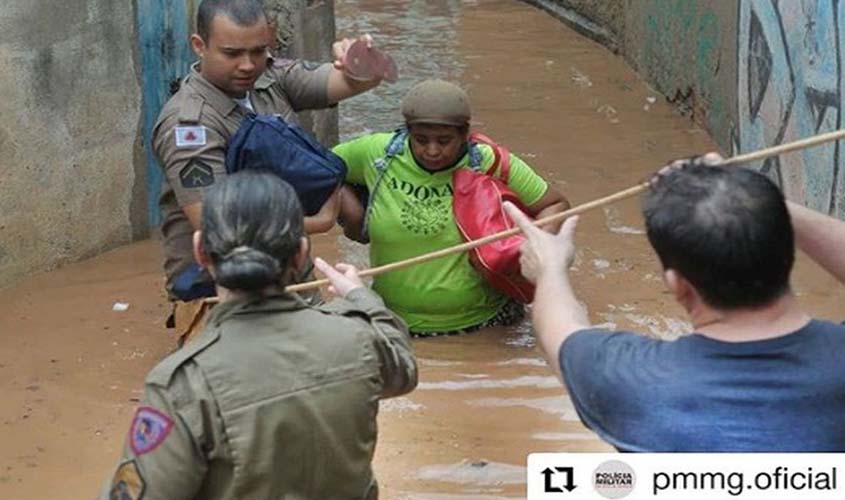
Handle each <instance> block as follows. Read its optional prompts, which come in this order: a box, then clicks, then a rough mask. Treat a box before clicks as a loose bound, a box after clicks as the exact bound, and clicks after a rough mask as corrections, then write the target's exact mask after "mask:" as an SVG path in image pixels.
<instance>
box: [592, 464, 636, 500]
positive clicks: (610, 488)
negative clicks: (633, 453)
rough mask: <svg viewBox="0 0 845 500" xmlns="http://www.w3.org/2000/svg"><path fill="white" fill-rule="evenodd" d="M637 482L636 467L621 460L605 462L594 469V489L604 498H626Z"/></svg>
mask: <svg viewBox="0 0 845 500" xmlns="http://www.w3.org/2000/svg"><path fill="white" fill-rule="evenodd" d="M636 484H637V475H636V474H634V469H632V468H631V466H629V465H628V464H626V463H625V462H620V461H619V460H609V461H607V462H604V463H603V464H601V465H599V466H598V467H596V470H594V471H593V489H594V490H596V493H598V494H599V495H601V496H603V497H604V498H610V499H616V498H625V497H626V496H628V495H629V494H630V493H631V492H632V491H634V486H636Z"/></svg>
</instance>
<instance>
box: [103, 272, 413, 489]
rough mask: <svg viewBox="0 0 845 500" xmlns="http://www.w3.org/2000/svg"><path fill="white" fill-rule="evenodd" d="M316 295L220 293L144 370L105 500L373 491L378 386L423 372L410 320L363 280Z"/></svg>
mask: <svg viewBox="0 0 845 500" xmlns="http://www.w3.org/2000/svg"><path fill="white" fill-rule="evenodd" d="M347 299H348V300H335V301H333V302H331V303H329V304H325V305H322V306H319V307H310V306H308V305H307V304H306V303H305V302H303V301H302V300H301V299H299V298H298V297H295V296H293V295H290V294H280V295H277V296H274V297H270V298H268V299H266V300H261V301H257V302H256V301H253V302H248V301H244V300H241V301H232V302H224V303H221V304H220V305H218V306H217V307H216V308H214V309H213V310H212V312H211V316H210V318H209V323H208V326H207V327H206V330H205V331H204V332H203V334H202V335H201V336H200V337H198V338H197V339H196V340H195V341H194V342H192V343H190V344H188V345H186V346H185V347H184V348H182V349H181V350H179V351H177V352H176V353H174V354H171V355H170V356H169V357H167V358H166V359H164V360H163V361H162V362H161V363H159V365H158V366H156V367H155V368H153V370H152V371H151V372H150V374H149V375H148V377H147V380H146V387H145V395H144V399H143V402H142V406H141V407H140V408H139V409H138V412H137V413H136V416H135V419H134V420H133V423H132V426H131V428H130V432H129V436H128V438H127V445H126V447H125V451H124V454H123V457H122V459H121V460H120V462H119V464H118V467H117V469H116V471H115V473H114V475H113V477H112V478H111V479H110V480H109V481H107V483H106V484H105V486H104V488H103V491H102V493H101V496H100V498H101V499H108V498H111V499H121V500H137V499H142V498H144V499H155V500H160V499H167V500H179V499H204V500H213V499H223V498H226V499H233V498H238V499H274V500H304V499H314V500H332V499H338V500H340V499H342V500H351V499H374V498H377V496H378V490H377V486H376V482H375V479H374V476H373V472H372V469H371V461H372V458H373V453H374V451H375V445H376V415H377V413H378V405H379V403H378V402H379V399H381V398H386V397H391V396H397V395H400V394H404V393H406V392H409V391H410V390H412V389H413V388H414V387H415V386H416V384H417V368H416V363H415V360H414V357H413V354H412V351H411V343H410V337H409V335H408V330H407V327H406V326H405V324H404V323H403V322H402V321H401V320H400V319H398V317H396V316H394V315H393V314H392V313H391V312H390V311H389V310H387V309H386V308H385V306H384V303H383V302H382V300H381V299H380V298H379V297H378V295H376V294H375V293H374V292H372V291H370V290H369V289H364V288H362V289H359V290H355V291H353V292H351V293H350V294H349V295H348V296H347Z"/></svg>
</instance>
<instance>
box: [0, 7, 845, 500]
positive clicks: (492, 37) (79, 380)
mask: <svg viewBox="0 0 845 500" xmlns="http://www.w3.org/2000/svg"><path fill="white" fill-rule="evenodd" d="M336 3H337V9H338V28H339V34H342V35H348V34H354V33H358V32H371V33H373V34H374V35H375V37H376V40H377V43H379V44H380V45H381V46H383V47H386V48H387V50H389V51H390V52H391V53H393V54H394V55H395V56H396V57H397V59H398V60H399V62H400V67H401V70H402V77H403V78H402V81H401V82H400V83H398V84H396V85H393V86H384V87H383V88H381V89H379V90H377V91H376V92H375V93H373V94H371V95H367V96H362V97H358V98H355V99H354V100H352V101H350V102H348V103H345V104H344V105H343V106H342V108H341V113H342V123H341V126H342V135H343V136H344V137H352V136H355V135H357V134H360V133H363V132H367V131H372V130H390V129H392V128H394V127H395V126H397V125H398V124H399V120H400V115H399V113H398V107H399V99H400V98H401V96H402V94H403V93H404V91H405V90H406V89H407V88H408V87H410V85H412V84H413V83H415V82H416V81H419V80H420V79H422V78H425V77H431V76H440V77H443V78H449V79H454V80H457V81H460V82H461V83H462V84H463V85H465V86H466V87H467V88H468V89H469V90H470V94H471V97H472V101H473V106H474V111H475V113H474V114H475V117H474V118H475V126H476V128H478V129H480V130H483V131H484V132H485V133H487V134H488V135H489V136H491V137H493V138H494V139H497V140H499V141H501V142H502V143H504V144H506V145H507V146H508V147H509V148H510V149H511V150H512V151H514V152H515V153H517V154H518V155H520V156H521V157H522V158H524V159H525V160H526V161H527V162H528V163H530V164H531V165H533V166H535V167H536V168H537V169H538V171H540V172H541V173H542V174H543V175H544V176H545V177H546V178H547V179H550V180H551V181H553V182H555V183H556V184H557V185H558V186H559V187H560V189H561V191H563V192H564V193H565V194H566V195H567V196H568V197H569V199H570V200H571V201H572V202H573V204H579V203H583V202H586V201H589V200H592V199H595V198H598V197H601V196H604V195H607V194H610V193H613V192H615V191H617V190H620V189H624V188H627V187H629V186H631V185H633V184H635V183H637V182H639V181H640V180H641V179H643V178H644V177H645V176H647V175H648V173H649V172H651V171H653V170H654V169H655V168H656V167H657V166H658V165H660V164H661V163H662V162H664V161H666V160H668V159H670V158H675V157H680V156H684V155H690V154H692V153H696V152H701V151H705V150H711V149H714V148H715V145H714V144H713V142H712V141H711V140H710V139H709V137H708V135H707V134H706V133H705V132H704V131H703V130H701V129H700V128H699V127H697V126H695V125H694V124H692V123H691V122H690V121H689V120H688V119H686V118H684V117H681V116H678V115H677V114H676V113H675V111H674V109H673V108H672V107H671V105H669V104H667V103H665V102H664V101H663V99H662V98H660V96H659V95H658V94H656V93H655V92H654V91H653V90H651V89H649V87H648V86H647V85H646V84H644V83H643V82H642V81H641V80H640V79H639V78H638V77H637V75H636V74H635V73H634V72H633V71H632V70H631V69H630V68H629V67H628V66H627V65H626V64H625V63H624V62H623V61H622V60H621V59H620V58H618V57H616V56H614V55H612V54H611V53H609V52H608V51H606V50H605V49H604V48H602V47H601V46H599V45H597V44H595V43H593V42H591V41H589V40H587V39H585V38H583V37H581V36H580V35H578V34H576V33H575V32H573V31H571V30H570V29H568V28H566V27H565V26H564V25H562V24H560V23H559V22H558V21H556V20H555V19H553V18H551V17H549V16H548V15H546V14H545V13H543V12H541V11H539V10H536V9H534V8H532V7H530V6H528V5H526V4H523V3H521V2H517V1H506V0H483V1H482V0H479V1H470V0H465V1H459V0H426V1H418V0H346V1H341V0H338V1H337V2H336ZM654 98H656V99H654ZM577 241H578V244H579V250H578V257H577V261H576V270H575V271H574V273H573V276H574V283H575V285H576V288H577V291H578V293H579V296H580V298H581V299H582V300H583V301H584V302H585V303H586V304H587V306H588V308H589V311H590V317H591V319H592V321H593V322H594V323H597V324H606V325H608V326H609V327H617V328H626V329H636V330H638V331H643V332H646V333H648V334H650V335H656V336H661V337H667V338H670V337H675V336H678V335H682V334H684V333H688V332H689V330H690V325H689V324H688V323H687V322H686V320H685V317H684V314H683V311H682V310H681V309H680V308H679V307H677V306H676V305H674V303H673V302H672V299H671V297H669V296H668V295H667V294H666V293H664V291H663V286H662V283H661V279H660V273H659V268H658V265H657V262H656V260H655V258H654V257H653V256H652V254H651V253H650V250H649V247H648V243H647V241H646V239H645V238H644V236H643V230H642V224H641V221H640V217H639V212H638V207H637V202H636V200H631V201H628V202H623V203H619V204H617V205H615V206H613V207H609V208H606V209H604V210H598V211H596V212H593V213H590V214H588V215H585V216H583V217H582V221H581V224H580V225H579V233H578V237H577ZM316 253H317V254H318V255H321V256H323V257H325V258H327V260H330V261H336V260H338V259H343V260H351V261H353V262H355V263H357V264H362V263H364V262H366V249H365V248H363V247H361V246H359V245H353V244H351V243H349V242H348V241H346V240H344V239H343V238H342V237H341V236H339V233H338V231H337V230H333V231H332V232H331V233H329V234H328V235H323V236H319V237H317V238H316ZM160 262H161V256H160V252H159V248H158V243H157V242H156V241H146V242H140V243H138V244H134V245H130V246H127V247H124V248H121V249H118V250H115V251H112V252H109V253H106V254H104V255H101V256H99V257H97V258H95V259H92V260H89V261H86V262H82V263H78V264H74V265H69V266H66V267H64V268H63V269H60V270H57V271H54V272H51V273H47V274H42V275H40V276H36V277H33V278H31V279H28V280H26V281H23V282H21V283H19V284H18V285H16V286H14V287H12V288H8V289H5V290H3V291H0V393H1V394H2V396H3V397H2V400H0V435H2V445H0V498H2V499H40V498H49V497H53V496H55V495H56V494H57V493H59V494H60V495H61V496H62V497H64V498H91V497H92V496H93V495H94V494H95V493H96V491H97V490H98V488H99V487H100V485H101V483H102V481H103V480H104V478H105V476H106V475H107V473H108V472H109V469H110V467H112V466H113V465H114V463H115V461H116V459H117V458H118V455H119V453H120V449H121V446H122V443H123V440H124V437H125V435H126V432H127V429H128V426H129V421H130V419H131V416H132V413H133V411H134V409H135V407H136V405H137V401H138V398H139V395H140V393H141V388H142V384H143V378H144V375H145V374H146V372H147V371H148V370H149V369H150V368H151V367H152V366H153V365H154V364H155V363H156V362H157V361H158V360H160V359H161V358H162V357H163V356H165V355H166V354H167V353H168V352H169V351H171V350H172V349H173V347H174V339H173V338H172V337H171V336H169V335H168V333H167V331H166V330H165V329H164V319H165V316H166V315H167V313H168V312H169V306H168V303H167V300H166V298H165V296H164V295H163V293H162V292H161V290H162V278H161V274H160ZM794 287H795V289H796V291H797V292H798V294H799V296H800V298H801V300H802V302H803V303H804V304H805V305H806V307H807V308H808V309H809V311H810V312H811V313H812V314H815V315H818V316H821V317H825V318H836V317H838V318H839V319H842V309H841V304H842V300H843V298H845V293H843V290H842V287H841V286H839V285H838V284H836V283H835V281H834V280H833V279H832V278H830V277H828V276H827V275H825V274H824V273H823V272H822V271H821V270H819V269H818V268H817V267H816V266H815V265H813V264H812V263H810V262H808V261H807V259H805V258H803V257H802V258H801V259H799V263H798V266H797V268H796V271H795V274H794ZM116 302H125V303H128V304H129V308H128V310H126V311H124V312H116V311H113V310H112V306H113V304H115V303H116ZM415 347H416V352H417V355H418V357H419V362H420V366H421V378H420V384H419V387H418V389H417V390H416V391H414V392H412V393H411V394H410V395H408V396H406V397H402V398H397V399H393V400H389V401H385V402H384V403H383V404H382V406H381V414H380V417H379V430H380V438H379V445H378V450H377V453H376V459H375V467H376V473H377V475H378V477H379V480H380V483H381V486H382V498H387V499H407V500H441V499H455V500H462V499H466V500H469V499H490V500H492V499H503V498H522V497H524V495H525V477H524V466H525V461H526V457H527V454H528V453H530V452H540V451H610V450H611V448H610V447H609V446H607V445H606V444H604V443H602V442H601V441H600V440H598V439H597V438H596V437H595V435H594V434H592V433H591V432H589V431H588V430H586V429H585V428H584V427H583V426H582V425H581V424H580V423H579V421H578V418H577V415H576V414H575V411H574V409H573V407H572V405H571V404H570V402H569V400H568V398H567V395H566V393H565V391H564V389H563V388H562V387H561V386H560V384H559V383H558V382H557V381H556V379H555V378H554V376H553V374H552V371H551V370H550V369H549V368H548V367H547V366H546V365H545V362H544V361H543V360H542V358H541V357H540V355H539V352H538V351H537V350H536V348H535V346H534V339H533V337H532V335H531V331H530V328H529V325H528V324H524V325H521V326H519V327H517V328H512V329H491V330H488V331H483V332H480V333H477V334H473V335H469V336H462V337H449V338H436V339H431V340H422V341H417V342H416V343H415Z"/></svg>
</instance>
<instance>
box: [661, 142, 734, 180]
mask: <svg viewBox="0 0 845 500" xmlns="http://www.w3.org/2000/svg"><path fill="white" fill-rule="evenodd" d="M723 161H725V159H724V158H722V155H720V154H719V153H716V152H713V151H711V152H710V153H706V154H703V155H701V156H693V157H691V158H682V159H680V160H675V161H672V162H669V164H667V165H665V166H664V167H662V168H661V169H660V170H658V171H657V173H656V174H654V176H653V177H652V178H651V181H650V183H651V185H652V186H654V185H655V184H656V183H657V182H659V181H660V179H661V178H662V177H663V176H664V175H668V174H670V173H672V172H674V171H676V170H680V169H683V168H687V167H692V166H704V167H715V166H717V165H719V164H721V163H722V162H723Z"/></svg>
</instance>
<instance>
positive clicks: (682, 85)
mask: <svg viewBox="0 0 845 500" xmlns="http://www.w3.org/2000/svg"><path fill="white" fill-rule="evenodd" d="M526 1H528V2H529V3H532V4H535V5H538V6H541V7H544V8H546V9H548V10H552V11H554V10H557V11H558V14H556V15H557V17H559V18H561V19H564V20H565V21H567V22H569V23H571V24H574V25H575V26H576V27H577V28H578V29H579V30H580V31H582V32H583V33H585V34H587V35H590V36H593V38H595V39H596V40H598V41H600V42H602V43H605V44H606V45H607V46H608V47H610V48H611V49H613V50H615V51H617V52H619V53H620V54H622V55H623V56H624V57H625V58H626V59H627V60H628V61H629V62H630V63H631V64H632V65H633V66H634V67H635V68H636V69H637V70H638V71H639V72H640V73H641V74H642V75H643V77H644V78H645V79H646V80H648V81H649V82H651V83H652V84H653V85H654V86H655V87H656V88H657V89H658V90H659V91H660V92H662V93H663V94H664V95H665V96H666V97H667V98H668V99H669V100H671V101H673V102H675V103H676V104H677V105H678V106H679V108H680V110H681V111H682V112H684V113H687V114H689V115H691V116H692V117H693V118H694V119H696V120H697V121H699V122H700V123H702V124H703V125H704V126H705V127H707V129H708V130H709V131H710V133H711V134H712V135H713V137H714V139H716V141H717V142H718V143H719V144H720V145H721V146H722V148H723V150H724V151H726V152H729V153H743V152H749V151H754V150H757V149H761V148H764V147H769V146H773V145H777V144H781V143H784V142H789V141H793V140H796V139H799V138H802V137H808V136H811V135H814V134H817V133H823V132H827V131H831V130H836V129H839V128H842V125H843V123H842V122H843V115H842V112H843V111H842V108H843V106H842V104H843V85H842V84H843V74H845V72H843V69H845V55H843V54H845V52H843V48H845V47H843V44H845V6H843V5H842V4H841V2H839V0H790V1H780V2H778V1H774V0H734V1H723V0H526ZM549 4H553V5H552V6H551V7H550V6H549ZM561 12H563V14H561ZM620 12H621V13H623V14H624V15H622V16H621V17H623V18H624V20H620V15H619V13H620ZM567 13H568V14H567ZM843 146H845V144H843V143H842V142H839V143H832V144H829V145H827V146H822V147H817V148H813V149H809V150H805V151H804V152H803V153H798V154H791V155H784V156H783V157H781V158H778V159H771V160H768V161H766V162H760V163H758V164H757V165H755V167H756V168H757V169H759V170H760V171H762V172H764V173H766V174H767V175H769V176H770V177H771V178H772V179H774V180H775V181H777V182H778V183H780V184H781V186H782V187H783V189H784V192H785V193H786V194H787V196H788V197H790V198H791V199H794V200H797V201H800V202H802V203H804V204H806V205H808V206H810V207H812V208H815V209H817V210H821V211H823V212H828V213H831V214H833V215H836V216H838V217H839V218H845V179H843V172H841V169H842V160H841V158H840V155H842V154H843V152H845V150H843Z"/></svg>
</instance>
